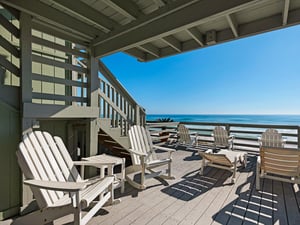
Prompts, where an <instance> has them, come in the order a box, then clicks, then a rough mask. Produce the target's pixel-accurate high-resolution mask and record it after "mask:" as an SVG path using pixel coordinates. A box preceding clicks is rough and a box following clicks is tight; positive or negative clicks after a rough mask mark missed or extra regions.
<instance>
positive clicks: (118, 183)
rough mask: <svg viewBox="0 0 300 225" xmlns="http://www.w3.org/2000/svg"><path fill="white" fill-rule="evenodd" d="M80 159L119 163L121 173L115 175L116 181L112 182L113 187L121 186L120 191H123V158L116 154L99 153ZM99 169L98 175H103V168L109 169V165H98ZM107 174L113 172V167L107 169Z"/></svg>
mask: <svg viewBox="0 0 300 225" xmlns="http://www.w3.org/2000/svg"><path fill="white" fill-rule="evenodd" d="M82 160H86V161H92V162H96V163H113V164H114V166H117V165H121V174H120V176H119V177H116V181H115V183H114V188H118V187H121V193H124V190H125V158H120V157H116V156H111V155H106V154H101V155H95V156H91V157H86V158H82ZM98 168H99V169H100V174H99V175H100V177H101V178H102V177H104V176H105V169H106V168H108V170H110V167H107V166H103V165H102V166H99V167H98ZM81 173H84V171H81ZM108 174H109V175H112V174H113V167H112V171H108Z"/></svg>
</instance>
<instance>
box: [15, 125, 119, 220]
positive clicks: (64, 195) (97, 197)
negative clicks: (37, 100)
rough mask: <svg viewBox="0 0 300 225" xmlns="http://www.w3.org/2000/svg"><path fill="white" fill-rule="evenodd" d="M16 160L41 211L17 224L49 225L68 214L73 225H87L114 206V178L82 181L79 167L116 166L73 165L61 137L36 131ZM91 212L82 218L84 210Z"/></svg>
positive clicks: (24, 143) (76, 163) (20, 148)
mask: <svg viewBox="0 0 300 225" xmlns="http://www.w3.org/2000/svg"><path fill="white" fill-rule="evenodd" d="M17 158H18V162H19V165H20V167H21V170H22V172H23V173H24V176H25V180H24V184H26V185H29V186H30V188H31V190H32V192H33V195H34V197H35V199H36V201H37V203H38V206H39V207H40V210H37V211H35V212H33V213H30V214H28V215H25V216H24V217H21V218H18V220H19V222H20V223H18V221H16V224H39V225H40V224H48V223H50V222H52V221H53V220H55V219H57V218H60V217H62V216H65V215H68V214H72V213H73V214H74V224H75V225H83V224H86V223H87V222H88V221H89V220H90V219H91V218H92V217H93V216H94V215H95V213H97V211H98V210H99V209H100V208H101V207H102V206H103V205H104V204H105V203H107V202H108V203H110V204H113V203H114V195H113V182H114V177H113V176H106V177H104V178H101V179H99V178H98V179H87V180H83V179H82V177H81V176H80V175H79V173H78V171H77V169H76V167H75V166H76V165H79V166H98V167H99V166H101V165H106V166H108V167H110V171H112V166H113V164H111V163H99V162H93V161H79V162H75V161H72V159H71V157H70V155H69V152H68V151H67V149H66V147H65V145H64V143H63V141H62V139H61V138H60V137H52V136H51V135H50V134H49V133H47V132H41V131H34V132H29V133H27V134H25V135H24V137H23V141H22V142H21V143H20V145H19V150H18V151H17ZM83 209H89V211H88V212H87V213H86V214H85V215H83V213H82V210H83Z"/></svg>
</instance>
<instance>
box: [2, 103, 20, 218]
mask: <svg viewBox="0 0 300 225" xmlns="http://www.w3.org/2000/svg"><path fill="white" fill-rule="evenodd" d="M0 124H1V126H0V143H1V147H0V151H1V157H0V179H1V185H0V220H2V219H5V218H7V217H10V216H12V215H15V214H16V213H18V211H19V207H20V205H21V175H20V170H19V167H18V163H17V159H16V154H15V152H16V150H17V148H18V144H19V141H20V136H21V135H20V114H19V112H18V111H16V110H14V109H13V108H12V107H10V106H8V105H7V104H5V103H3V102H1V101H0Z"/></svg>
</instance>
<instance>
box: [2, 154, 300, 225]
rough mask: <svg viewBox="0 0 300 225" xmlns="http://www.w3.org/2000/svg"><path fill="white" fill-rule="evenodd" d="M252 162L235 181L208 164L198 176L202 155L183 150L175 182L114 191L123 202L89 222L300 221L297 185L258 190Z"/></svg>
mask: <svg viewBox="0 0 300 225" xmlns="http://www.w3.org/2000/svg"><path fill="white" fill-rule="evenodd" d="M248 160H249V162H248V165H247V167H246V168H240V169H239V170H238V173H237V179H236V183H235V184H231V183H230V181H231V178H230V175H231V174H230V172H229V171H225V170H221V169H216V168H210V167H207V168H206V169H205V172H204V175H203V176H201V175H199V173H198V172H199V168H200V163H201V159H200V157H199V156H198V155H196V154H195V153H194V152H192V151H182V150H179V151H177V152H176V153H175V154H174V162H173V174H174V175H175V176H176V179H175V180H170V181H167V183H166V182H161V180H159V179H150V180H147V183H146V184H147V186H148V187H147V189H146V190H144V191H139V190H136V189H134V188H132V187H130V186H129V185H128V184H126V189H125V193H124V194H121V193H120V192H119V190H116V193H115V194H116V197H117V198H121V200H122V202H121V203H120V204H118V205H114V206H107V207H105V208H103V209H101V210H100V211H99V213H98V214H97V215H96V216H95V217H94V218H93V219H92V220H91V221H90V222H89V223H88V224H89V225H92V224H93V225H94V224H110V225H112V224H116V225H129V224H130V225H144V224H145V225H146V224H147V225H176V224H178V225H179V224H180V225H185V224H186V225H187V224H189V225H191V224H193V225H202V224H203V225H208V224H212V225H215V224H224V225H225V224H234V225H237V224H244V225H247V224H266V225H267V224H289V225H298V224H300V191H299V186H298V185H292V184H288V183H282V182H278V181H272V180H268V179H265V180H262V182H261V185H262V189H261V191H256V189H255V166H256V157H249V159H248ZM71 221H72V216H66V217H64V218H61V219H59V220H58V221H55V223H54V224H72V223H71ZM2 223H3V224H5V225H6V224H11V223H8V222H7V223H5V222H0V224H1V225H2Z"/></svg>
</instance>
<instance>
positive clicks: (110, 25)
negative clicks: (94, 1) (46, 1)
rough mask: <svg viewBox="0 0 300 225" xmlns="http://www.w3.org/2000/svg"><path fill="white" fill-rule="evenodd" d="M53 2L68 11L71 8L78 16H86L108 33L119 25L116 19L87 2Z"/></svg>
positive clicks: (85, 17) (54, 0) (58, 0)
mask: <svg viewBox="0 0 300 225" xmlns="http://www.w3.org/2000/svg"><path fill="white" fill-rule="evenodd" d="M51 2H54V3H56V4H58V5H60V6H61V7H63V8H65V9H66V10H68V11H69V10H71V11H72V12H73V13H75V14H76V15H77V16H79V17H81V18H84V19H85V20H88V21H90V22H92V23H94V24H97V25H98V26H99V27H101V28H102V29H103V30H104V31H105V32H106V33H107V32H109V31H111V30H113V29H114V27H115V26H118V24H117V23H116V22H115V21H113V20H111V19H109V18H108V17H107V16H105V15H104V14H102V13H101V12H99V11H97V10H95V9H93V8H92V7H90V6H88V5H87V4H85V3H83V2H81V1H78V2H76V4H74V2H72V1H65V0H53V1H51Z"/></svg>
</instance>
